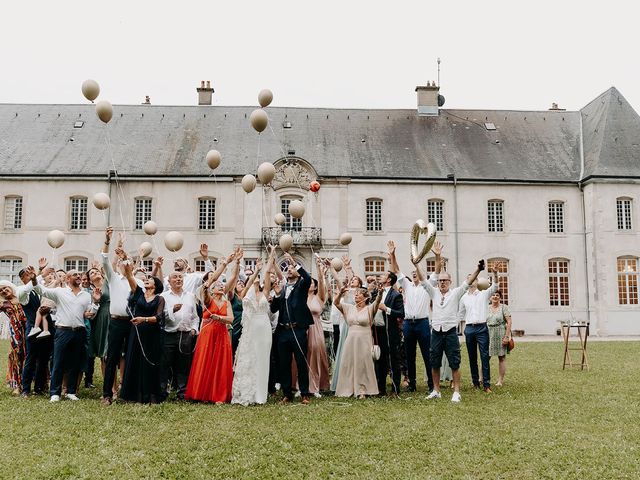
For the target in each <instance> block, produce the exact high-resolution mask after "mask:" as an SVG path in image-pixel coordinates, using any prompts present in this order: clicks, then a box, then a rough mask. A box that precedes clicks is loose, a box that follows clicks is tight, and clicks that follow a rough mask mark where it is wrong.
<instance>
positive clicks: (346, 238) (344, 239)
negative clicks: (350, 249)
mask: <svg viewBox="0 0 640 480" xmlns="http://www.w3.org/2000/svg"><path fill="white" fill-rule="evenodd" d="M351 240H353V237H352V236H351V234H350V233H348V232H344V233H343V234H342V235H340V245H349V244H350V243H351Z"/></svg>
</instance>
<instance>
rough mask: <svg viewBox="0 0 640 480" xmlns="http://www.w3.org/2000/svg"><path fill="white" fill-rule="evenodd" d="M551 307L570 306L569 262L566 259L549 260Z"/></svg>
mask: <svg viewBox="0 0 640 480" xmlns="http://www.w3.org/2000/svg"><path fill="white" fill-rule="evenodd" d="M549 305H550V306H552V307H566V306H569V260H568V259H566V258H552V259H550V260H549Z"/></svg>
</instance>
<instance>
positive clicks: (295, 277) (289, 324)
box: [271, 253, 313, 405]
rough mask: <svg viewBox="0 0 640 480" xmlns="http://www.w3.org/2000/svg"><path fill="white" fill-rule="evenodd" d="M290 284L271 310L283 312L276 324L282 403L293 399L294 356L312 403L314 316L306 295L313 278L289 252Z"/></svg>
mask: <svg viewBox="0 0 640 480" xmlns="http://www.w3.org/2000/svg"><path fill="white" fill-rule="evenodd" d="M285 260H286V261H287V263H288V265H287V273H286V275H287V284H286V286H285V287H284V288H283V289H282V292H281V293H280V295H278V296H277V297H275V298H274V299H273V301H272V302H271V311H272V312H273V313H275V312H280V315H279V316H278V327H277V330H278V332H277V336H276V338H277V339H278V340H277V342H278V343H277V349H278V366H279V368H280V382H281V385H282V391H283V393H284V398H283V399H282V402H281V403H289V402H290V401H292V400H293V393H292V388H291V355H294V356H295V358H296V366H297V368H298V385H299V388H300V395H301V396H302V403H303V404H304V405H308V404H309V370H308V369H307V359H306V355H307V328H308V327H309V326H310V325H313V317H312V316H311V312H310V311H309V307H307V295H308V293H309V287H310V286H311V277H310V276H309V274H308V273H307V272H306V271H305V269H304V268H302V266H300V265H298V264H297V263H296V262H295V260H294V259H293V258H292V257H291V255H289V254H288V253H286V254H285Z"/></svg>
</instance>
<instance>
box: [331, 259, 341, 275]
mask: <svg viewBox="0 0 640 480" xmlns="http://www.w3.org/2000/svg"><path fill="white" fill-rule="evenodd" d="M331 266H332V267H333V269H334V270H335V271H336V272H339V271H340V270H342V267H343V266H344V264H343V263H342V260H340V259H339V258H338V257H335V258H332V259H331Z"/></svg>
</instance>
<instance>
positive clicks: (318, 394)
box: [313, 393, 322, 398]
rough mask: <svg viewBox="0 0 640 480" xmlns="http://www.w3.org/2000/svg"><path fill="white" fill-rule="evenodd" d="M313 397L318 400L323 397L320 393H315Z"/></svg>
mask: <svg viewBox="0 0 640 480" xmlns="http://www.w3.org/2000/svg"><path fill="white" fill-rule="evenodd" d="M313 396H314V397H316V398H322V395H320V393H314V394H313Z"/></svg>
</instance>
